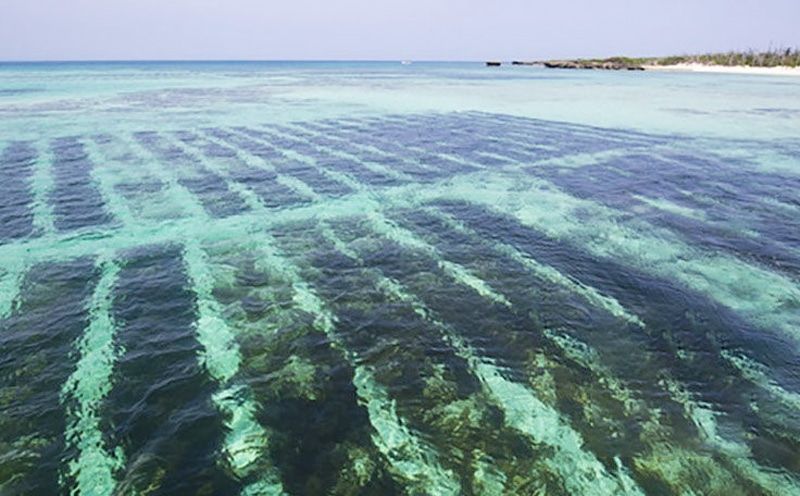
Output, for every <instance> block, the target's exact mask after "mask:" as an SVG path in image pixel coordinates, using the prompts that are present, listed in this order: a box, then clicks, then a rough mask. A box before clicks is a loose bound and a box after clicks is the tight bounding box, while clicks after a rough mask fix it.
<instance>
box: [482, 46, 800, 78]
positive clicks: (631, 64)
mask: <svg viewBox="0 0 800 496" xmlns="http://www.w3.org/2000/svg"><path fill="white" fill-rule="evenodd" d="M486 65H488V66H499V65H500V63H499V62H497V61H490V62H487V63H486ZM511 65H537V66H544V67H549V68H557V69H600V70H616V71H621V70H625V71H643V70H696V71H705V72H753V73H781V74H783V73H786V74H800V49H797V48H795V49H792V48H785V49H772V50H768V51H765V52H756V51H753V50H749V51H744V52H733V51H732V52H727V53H708V54H703V55H673V56H669V57H609V58H605V59H572V60H542V61H521V60H515V61H513V62H511Z"/></svg>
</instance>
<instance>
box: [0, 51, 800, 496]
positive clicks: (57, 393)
mask: <svg viewBox="0 0 800 496" xmlns="http://www.w3.org/2000/svg"><path fill="white" fill-rule="evenodd" d="M798 130H800V80H798V79H797V78H792V77H781V76H757V75H725V74H699V73H696V74H695V73H668V72H647V71H645V72H613V71H569V70H552V69H543V68H536V67H519V66H509V65H504V66H502V67H499V68H493V67H484V65H483V64H482V63H411V64H401V63H400V62H107V63H101V62H97V63H79V62H72V63H3V64H0V494H2V495H23V494H24V495H47V496H50V495H56V494H65V495H66V494H75V495H144V494H148V495H150V494H152V495H156V494H163V495H242V496H253V495H277V494H291V495H316V494H336V495H353V494H374V495H393V494H408V495H472V494H476V495H501V494H507V495H612V494H613V495H618V494H626V495H627V494H630V495H644V494H647V495H672V494H674V495H691V494H694V495H721V494H724V495H726V496H734V495H751V494H752V495H756V494H759V495H760V494H771V495H781V496H786V495H790V494H800V354H798V348H799V347H800V133H798Z"/></svg>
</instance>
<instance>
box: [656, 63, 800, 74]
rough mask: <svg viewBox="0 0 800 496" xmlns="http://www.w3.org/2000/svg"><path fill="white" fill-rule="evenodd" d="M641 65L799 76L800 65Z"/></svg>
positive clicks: (731, 72)
mask: <svg viewBox="0 0 800 496" xmlns="http://www.w3.org/2000/svg"><path fill="white" fill-rule="evenodd" d="M642 67H643V68H644V69H645V70H647V71H672V72H707V73H719V74H761V75H772V76H800V67H789V66H777V67H755V66H744V65H734V66H727V65H710V64H673V65H643V66H642Z"/></svg>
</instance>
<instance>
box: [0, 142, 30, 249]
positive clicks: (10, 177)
mask: <svg viewBox="0 0 800 496" xmlns="http://www.w3.org/2000/svg"><path fill="white" fill-rule="evenodd" d="M34 160H36V151H35V150H34V149H33V147H32V146H31V145H30V144H29V143H25V142H16V143H11V144H9V145H8V146H7V147H6V148H5V149H4V150H3V151H2V154H0V198H2V202H0V244H3V243H6V242H8V241H10V240H14V239H20V238H24V237H27V236H30V235H32V234H33V232H34V227H33V211H32V210H31V208H30V205H31V203H33V191H32V190H31V186H30V181H31V177H32V176H33V163H34Z"/></svg>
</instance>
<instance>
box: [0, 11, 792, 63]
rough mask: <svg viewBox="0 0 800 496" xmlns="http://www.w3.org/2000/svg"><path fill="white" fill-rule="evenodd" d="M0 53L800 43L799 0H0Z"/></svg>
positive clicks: (644, 48)
mask: <svg viewBox="0 0 800 496" xmlns="http://www.w3.org/2000/svg"><path fill="white" fill-rule="evenodd" d="M0 2H1V3H0V60H12V61H16V60H217V59H223V60H490V59H491V60H541V59H548V58H570V57H608V56H615V55H629V56H662V55H680V54H695V53H706V52H716V51H728V50H742V49H756V50H761V49H767V48H770V47H773V48H774V47H793V48H796V47H800V28H798V19H800V0H552V1H549V2H541V1H537V0H483V1H477V0H391V1H389V0H328V1H322V0H283V1H275V0H193V1H192V0H0Z"/></svg>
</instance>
